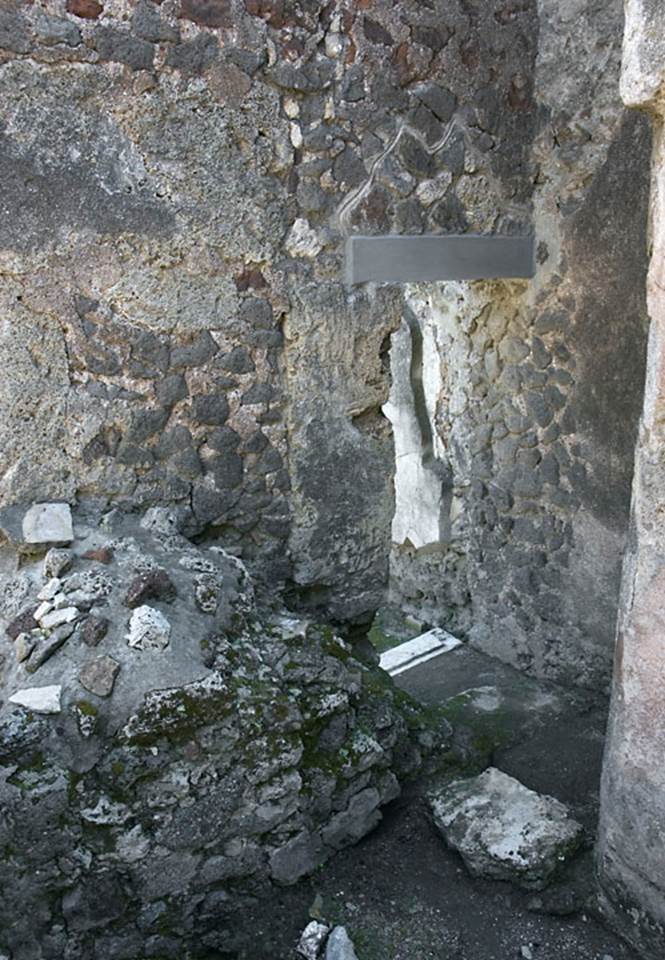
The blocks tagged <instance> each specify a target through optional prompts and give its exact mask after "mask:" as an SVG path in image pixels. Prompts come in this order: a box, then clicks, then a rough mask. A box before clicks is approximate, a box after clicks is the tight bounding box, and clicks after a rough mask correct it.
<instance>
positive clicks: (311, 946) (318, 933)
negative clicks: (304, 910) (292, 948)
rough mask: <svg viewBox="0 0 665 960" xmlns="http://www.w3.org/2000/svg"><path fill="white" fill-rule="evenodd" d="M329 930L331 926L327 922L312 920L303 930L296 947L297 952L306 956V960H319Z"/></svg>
mask: <svg viewBox="0 0 665 960" xmlns="http://www.w3.org/2000/svg"><path fill="white" fill-rule="evenodd" d="M329 932H330V927H329V926H328V925H327V924H326V923H319V921H318V920H312V922H311V923H308V924H307V926H306V927H305V929H304V930H303V932H302V935H301V937H300V940H299V941H298V946H297V947H296V953H297V954H299V955H300V956H301V957H304V958H305V960H318V958H319V957H320V956H321V948H322V947H323V944H324V943H325V940H326V937H327V936H328V933H329Z"/></svg>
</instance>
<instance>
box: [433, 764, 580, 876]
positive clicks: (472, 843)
mask: <svg viewBox="0 0 665 960" xmlns="http://www.w3.org/2000/svg"><path fill="white" fill-rule="evenodd" d="M431 808H432V813H433V817H434V823H435V824H436V826H437V827H438V829H439V830H440V831H441V833H442V834H443V837H444V839H445V841H446V843H447V844H448V846H449V847H452V849H453V850H457V851H458V852H459V853H460V855H461V856H462V859H463V860H464V863H465V864H466V866H467V868H468V869H469V871H470V872H471V873H472V874H473V875H474V876H482V877H488V878H492V879H497V880H513V881H516V882H517V883H519V884H520V885H521V886H524V887H527V888H530V889H536V890H540V889H543V888H544V887H545V886H547V883H548V882H549V880H550V879H551V877H552V876H553V874H554V873H555V872H556V870H557V868H558V867H559V866H560V865H561V863H562V862H563V861H564V860H566V859H567V858H568V857H569V856H570V855H572V853H574V852H575V851H576V850H577V848H578V847H579V845H580V843H581V840H582V836H583V828H582V826H581V825H580V824H579V823H577V821H576V820H574V819H573V818H572V817H571V816H570V814H569V811H568V809H567V808H566V807H565V806H564V804H562V803H560V802H559V801H558V800H555V799H554V798H553V797H548V796H544V795H542V794H539V793H535V792H534V791H533V790H529V789H528V788H527V787H525V786H524V784H522V783H520V782H519V780H515V779H514V778H513V777H509V776H508V775H507V774H505V773H503V772H502V771H501V770H497V769H496V768H495V767H489V768H488V769H487V770H485V772H484V773H482V774H481V775H480V776H478V777H471V778H470V779H467V780H457V781H455V782H454V783H452V784H450V785H448V786H447V787H445V788H444V789H443V790H442V791H440V792H439V793H438V794H437V795H435V796H433V797H432V798H431Z"/></svg>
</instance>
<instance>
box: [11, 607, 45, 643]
mask: <svg viewBox="0 0 665 960" xmlns="http://www.w3.org/2000/svg"><path fill="white" fill-rule="evenodd" d="M36 610H37V608H36V607H29V608H28V609H26V610H22V611H21V613H19V615H18V616H17V617H14V619H13V620H12V621H11V623H10V624H9V625H8V626H7V628H6V630H5V633H6V634H7V636H8V637H9V639H10V640H16V638H17V637H19V636H20V635H21V634H22V633H30V631H31V630H35V629H36V628H37V626H38V624H37V621H36V620H35V612H36Z"/></svg>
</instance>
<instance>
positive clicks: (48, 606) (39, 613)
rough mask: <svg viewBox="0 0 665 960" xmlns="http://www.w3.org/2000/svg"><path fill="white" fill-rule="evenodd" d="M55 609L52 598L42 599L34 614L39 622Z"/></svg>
mask: <svg viewBox="0 0 665 960" xmlns="http://www.w3.org/2000/svg"><path fill="white" fill-rule="evenodd" d="M52 609H53V602H52V601H51V600H42V602H41V603H40V604H39V606H38V607H37V609H36V610H35V612H34V614H33V616H34V618H35V620H36V621H37V622H39V621H40V620H41V619H42V617H45V616H46V614H47V613H49V612H50V611H51V610H52Z"/></svg>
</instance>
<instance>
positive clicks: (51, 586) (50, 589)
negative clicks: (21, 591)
mask: <svg viewBox="0 0 665 960" xmlns="http://www.w3.org/2000/svg"><path fill="white" fill-rule="evenodd" d="M60 586H61V580H60V578H59V577H52V578H51V579H50V580H49V581H48V582H47V583H45V584H44V586H43V587H42V589H41V590H40V591H39V593H38V594H37V599H38V600H53V598H54V597H55V596H56V595H57V594H58V593H59V592H60Z"/></svg>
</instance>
